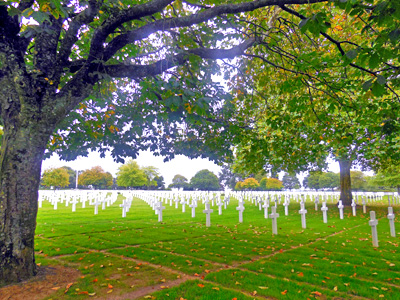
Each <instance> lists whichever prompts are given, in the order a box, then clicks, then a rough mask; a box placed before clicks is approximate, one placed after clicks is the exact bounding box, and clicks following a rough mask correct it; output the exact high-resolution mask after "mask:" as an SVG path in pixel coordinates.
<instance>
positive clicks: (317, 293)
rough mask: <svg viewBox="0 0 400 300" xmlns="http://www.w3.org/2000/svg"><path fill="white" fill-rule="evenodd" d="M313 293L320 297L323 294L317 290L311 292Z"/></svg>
mask: <svg viewBox="0 0 400 300" xmlns="http://www.w3.org/2000/svg"><path fill="white" fill-rule="evenodd" d="M311 295H315V296H318V297H321V296H322V294H321V293H320V292H317V291H315V292H311Z"/></svg>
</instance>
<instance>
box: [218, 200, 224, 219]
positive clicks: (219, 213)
mask: <svg viewBox="0 0 400 300" xmlns="http://www.w3.org/2000/svg"><path fill="white" fill-rule="evenodd" d="M223 205H224V203H222V200H221V199H220V200H219V202H218V203H217V206H218V215H222V206H223Z"/></svg>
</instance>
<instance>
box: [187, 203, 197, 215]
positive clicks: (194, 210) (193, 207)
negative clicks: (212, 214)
mask: <svg viewBox="0 0 400 300" xmlns="http://www.w3.org/2000/svg"><path fill="white" fill-rule="evenodd" d="M189 207H190V208H191V209H192V218H194V217H196V207H197V201H196V200H195V199H192V204H190V205H189Z"/></svg>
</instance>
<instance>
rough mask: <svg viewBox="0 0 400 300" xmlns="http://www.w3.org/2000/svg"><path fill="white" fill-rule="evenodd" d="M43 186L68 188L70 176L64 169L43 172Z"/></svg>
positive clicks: (51, 169)
mask: <svg viewBox="0 0 400 300" xmlns="http://www.w3.org/2000/svg"><path fill="white" fill-rule="evenodd" d="M42 184H43V185H44V186H47V187H52V186H53V187H66V186H67V185H69V174H68V171H67V170H66V169H64V168H57V169H54V168H50V169H47V170H45V171H44V172H43V176H42Z"/></svg>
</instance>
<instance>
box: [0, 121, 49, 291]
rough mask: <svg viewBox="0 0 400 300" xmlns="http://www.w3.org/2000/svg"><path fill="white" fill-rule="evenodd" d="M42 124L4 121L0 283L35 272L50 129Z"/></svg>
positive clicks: (0, 169)
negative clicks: (43, 166)
mask: <svg viewBox="0 0 400 300" xmlns="http://www.w3.org/2000/svg"><path fill="white" fill-rule="evenodd" d="M21 123H22V124H21ZM43 126H46V125H44V124H41V127H40V125H39V124H38V122H35V121H34V120H32V119H31V120H30V121H27V120H25V121H24V122H18V121H16V122H15V123H14V122H13V123H12V125H11V124H10V123H8V124H7V123H6V124H5V128H4V136H3V142H2V145H1V155H0V286H2V285H4V284H8V283H13V282H18V281H21V280H24V279H27V278H30V277H32V276H33V275H35V274H36V264H35V257H34V235H35V228H36V215H37V202H38V188H39V181H40V173H41V164H42V159H43V154H44V150H45V147H46V144H47V141H48V138H49V136H50V133H49V132H51V131H52V130H51V129H50V128H46V127H45V128H44V129H43ZM49 127H51V126H49Z"/></svg>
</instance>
